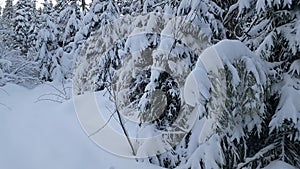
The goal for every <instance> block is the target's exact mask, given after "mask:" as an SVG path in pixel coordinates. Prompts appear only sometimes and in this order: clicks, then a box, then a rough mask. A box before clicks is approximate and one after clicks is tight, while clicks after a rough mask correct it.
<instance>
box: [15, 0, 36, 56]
mask: <svg viewBox="0 0 300 169" xmlns="http://www.w3.org/2000/svg"><path fill="white" fill-rule="evenodd" d="M34 17H35V15H34V4H33V1H31V0H19V1H17V3H16V5H15V13H14V16H13V18H12V28H13V47H15V48H16V49H19V50H20V51H21V52H22V55H25V56H26V55H27V53H28V50H29V48H30V47H31V46H32V44H33V42H32V41H30V39H29V35H30V28H31V26H32V24H34V22H33V21H34V20H35V19H34Z"/></svg>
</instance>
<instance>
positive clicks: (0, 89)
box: [0, 88, 9, 96]
mask: <svg viewBox="0 0 300 169" xmlns="http://www.w3.org/2000/svg"><path fill="white" fill-rule="evenodd" d="M0 91H2V92H4V93H5V94H6V95H8V96H9V94H8V92H7V91H6V90H4V89H2V88H0Z"/></svg>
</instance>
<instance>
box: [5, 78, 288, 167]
mask: <svg viewBox="0 0 300 169" xmlns="http://www.w3.org/2000/svg"><path fill="white" fill-rule="evenodd" d="M2 89H4V90H5V91H6V92H7V93H6V92H4V91H2ZM54 92H55V90H54V89H53V88H52V87H51V86H48V85H40V86H38V87H36V88H35V89H26V88H24V87H21V86H17V85H14V84H7V85H6V86H4V87H3V88H1V90H0V103H1V105H0V169H140V168H143V169H161V168H160V167H157V166H154V165H152V164H149V163H142V162H139V163H137V162H136V161H135V160H134V159H129V158H122V157H119V156H115V155H113V154H111V153H108V152H106V151H104V150H102V149H101V148H99V147H98V146H97V145H96V144H94V143H93V142H92V141H91V140H90V139H89V138H88V137H87V135H86V134H85V133H84V131H83V130H82V128H81V127H80V124H79V122H78V120H77V116H76V112H75V110H74V106H73V101H72V100H69V101H66V102H64V103H62V104H60V103H55V102H51V101H40V102H36V101H37V98H38V97H39V96H41V95H42V94H46V93H54ZM2 104H4V105H5V106H3V105H2ZM6 106H7V107H6ZM179 168H180V167H179ZM283 168H284V169H294V168H293V167H292V166H290V165H289V164H287V163H284V162H282V161H278V160H277V161H273V162H271V163H270V164H269V165H268V166H267V167H265V168H264V169H283Z"/></svg>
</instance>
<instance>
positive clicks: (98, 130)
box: [88, 109, 116, 137]
mask: <svg viewBox="0 0 300 169" xmlns="http://www.w3.org/2000/svg"><path fill="white" fill-rule="evenodd" d="M108 110H109V109H108ZM109 111H110V110H109ZM115 113H116V111H115V112H113V113H111V115H110V116H109V118H108V120H107V121H106V122H105V124H104V125H103V126H101V127H100V128H99V129H97V130H96V131H95V132H93V133H92V134H90V135H89V136H88V137H92V136H93V135H95V134H97V133H98V132H100V131H101V130H102V129H104V128H105V127H106V126H107V124H108V123H109V122H110V120H111V119H112V117H113V116H114V114H115Z"/></svg>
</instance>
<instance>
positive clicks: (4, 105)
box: [0, 103, 11, 110]
mask: <svg viewBox="0 0 300 169" xmlns="http://www.w3.org/2000/svg"><path fill="white" fill-rule="evenodd" d="M0 105H1V106H3V107H5V108H7V109H8V110H11V108H10V107H8V106H7V105H6V104H3V103H0Z"/></svg>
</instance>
